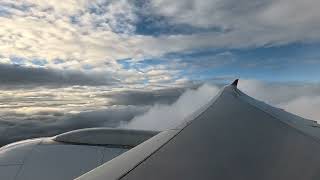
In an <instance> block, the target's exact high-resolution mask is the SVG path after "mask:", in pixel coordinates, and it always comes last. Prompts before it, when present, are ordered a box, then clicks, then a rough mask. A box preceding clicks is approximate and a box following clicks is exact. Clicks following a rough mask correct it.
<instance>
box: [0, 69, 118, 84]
mask: <svg viewBox="0 0 320 180" xmlns="http://www.w3.org/2000/svg"><path fill="white" fill-rule="evenodd" d="M116 82H117V80H116V79H114V78H113V77H112V76H111V75H110V74H105V73H104V74H99V73H92V72H91V73H85V72H80V71H72V70H63V71H62V70H54V69H48V68H35V67H25V66H20V65H12V64H0V86H25V87H28V86H34V85H44V86H65V85H88V86H99V85H111V84H114V83H116Z"/></svg>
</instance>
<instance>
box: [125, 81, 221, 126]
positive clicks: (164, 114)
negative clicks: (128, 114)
mask: <svg viewBox="0 0 320 180" xmlns="http://www.w3.org/2000/svg"><path fill="white" fill-rule="evenodd" d="M218 91H219V89H218V87H216V86H209V85H203V86H201V87H199V88H198V89H196V90H187V91H186V92H184V93H183V94H182V95H181V96H180V97H179V99H178V100H177V101H176V102H175V103H173V104H172V105H160V104H157V105H154V106H153V107H152V108H151V109H150V110H149V111H148V112H146V113H145V114H143V115H141V116H136V117H135V118H133V119H132V120H131V121H130V122H129V123H127V124H123V127H125V128H129V129H130V128H133V129H149V130H165V129H168V128H174V127H176V126H178V125H180V124H181V123H182V122H184V120H185V119H186V118H187V117H188V116H190V115H191V114H192V113H193V112H195V111H196V110H198V109H199V108H200V107H202V106H203V105H205V104H206V103H207V102H209V101H210V99H212V98H213V97H214V96H215V95H216V94H217V93H218Z"/></svg>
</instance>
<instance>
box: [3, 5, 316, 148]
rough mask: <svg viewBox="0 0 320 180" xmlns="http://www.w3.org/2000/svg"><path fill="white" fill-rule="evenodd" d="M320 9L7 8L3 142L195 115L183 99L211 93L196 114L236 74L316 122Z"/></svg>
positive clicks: (256, 92)
mask: <svg viewBox="0 0 320 180" xmlns="http://www.w3.org/2000/svg"><path fill="white" fill-rule="evenodd" d="M319 5H320V2H319V1H317V0H304V1H301V0H242V1H236V0H68V1H64V2H63V3H61V1H59V0H46V1H42V0H17V1H12V0H2V1H1V2H0V90H1V91H0V107H1V109H0V124H2V126H0V134H2V137H5V138H2V139H0V144H1V143H2V144H5V143H8V142H12V141H15V140H20V139H25V138H28V137H38V136H43V135H54V134H57V133H61V132H64V131H67V130H71V129H77V128H83V127H96V126H107V127H118V126H119V125H120V126H121V124H123V123H125V124H126V123H127V122H130V121H131V120H132V119H135V118H138V116H139V117H140V116H143V115H144V114H146V116H145V117H147V115H148V114H151V115H152V113H150V112H151V111H154V112H158V111H159V112H161V109H165V108H174V107H180V109H188V108H187V107H186V106H183V107H181V105H179V104H180V103H179V102H189V101H187V100H184V99H183V97H186V96H187V97H189V96H190V97H191V95H190V94H192V95H193V96H195V97H199V99H202V96H200V95H199V96H197V92H202V91H204V92H206V93H204V94H206V95H205V96H204V97H205V98H204V100H202V101H199V102H198V103H196V104H197V105H196V106H190V109H197V108H198V107H199V106H200V105H201V104H203V103H204V101H205V99H208V97H211V96H213V95H214V94H215V93H214V92H216V89H219V88H220V87H221V86H222V85H223V84H226V83H229V82H231V81H232V80H233V79H235V78H240V79H242V80H243V81H242V82H243V84H244V85H245V86H242V89H243V90H244V91H245V92H248V94H249V95H252V96H254V97H256V98H258V99H261V100H264V101H267V102H269V103H270V104H272V105H275V106H279V107H282V108H285V109H286V110H288V111H290V112H293V113H296V114H299V115H301V116H304V117H307V118H311V119H320V115H319V113H317V110H316V109H314V107H319V105H320V79H319V77H320V71H319V70H320V51H319V47H320V12H319V10H318V7H319ZM203 84H205V85H203ZM240 84H241V81H240ZM213 89H214V90H213ZM267 90H268V91H267ZM285 90H286V91H285ZM208 92H211V93H208ZM262 92H263V93H262ZM250 93H251V94H250ZM185 94H187V95H185ZM188 94H189V95H188ZM195 97H194V98H193V99H195ZM181 98H182V99H181ZM186 99H189V98H186ZM190 102H192V101H190ZM172 105H176V106H172ZM307 107H308V108H307ZM155 109H158V110H155ZM159 109H160V110H159ZM159 112H158V113H159ZM156 114H157V113H155V114H154V115H152V117H154V116H156ZM181 114H182V115H181ZM181 114H179V115H177V114H175V115H173V116H170V117H174V118H177V119H179V118H180V119H181V118H182V117H184V116H185V112H181ZM152 117H151V116H150V117H149V118H147V119H150V118H151V119H152ZM168 118H169V117H168ZM88 119H90V120H88ZM147 124H148V123H147ZM155 124H157V123H155ZM169 124H170V125H171V123H169V122H168V123H167V124H166V125H163V127H164V128H165V127H167V126H168V125H169ZM141 126H142V127H144V126H143V125H141ZM148 127H149V126H148ZM146 128H147V127H146ZM150 128H151V129H152V127H150Z"/></svg>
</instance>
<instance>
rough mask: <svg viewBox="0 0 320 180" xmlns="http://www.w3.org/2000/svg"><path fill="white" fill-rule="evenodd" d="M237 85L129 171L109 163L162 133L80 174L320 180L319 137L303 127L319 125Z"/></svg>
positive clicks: (96, 179)
mask: <svg viewBox="0 0 320 180" xmlns="http://www.w3.org/2000/svg"><path fill="white" fill-rule="evenodd" d="M235 85H236V84H235ZM235 85H231V86H227V87H226V88H224V89H223V91H222V92H221V94H220V95H219V96H218V98H217V99H216V100H215V101H212V102H211V105H210V106H208V107H207V109H206V110H205V111H203V112H202V113H201V114H200V115H199V116H197V117H196V118H195V119H194V120H193V121H190V122H189V123H187V124H186V125H185V126H182V127H181V128H183V129H182V130H178V129H176V131H177V134H176V135H175V136H173V137H172V138H170V139H169V140H166V141H163V142H162V146H160V147H159V148H158V149H156V150H153V151H152V153H151V154H150V153H149V154H148V155H146V156H144V157H143V158H142V159H141V160H140V161H138V162H137V163H136V165H135V166H134V167H133V168H132V169H131V170H130V171H127V172H125V173H124V172H119V171H114V172H112V171H110V169H112V164H110V162H113V163H114V164H117V163H120V164H121V162H122V163H123V160H122V159H121V157H122V156H123V155H126V160H128V161H129V160H130V159H131V158H135V157H134V156H130V152H131V151H133V150H135V149H139V150H140V151H147V150H148V148H147V147H146V148H145V147H144V145H145V144H148V143H152V141H153V140H155V139H157V136H159V135H157V136H155V137H153V138H152V139H150V140H148V141H146V142H145V143H143V144H141V145H139V146H137V147H136V148H134V149H132V150H130V151H128V152H126V153H125V154H123V155H121V156H118V157H117V158H116V159H114V160H112V161H110V162H109V163H107V164H105V165H103V166H101V167H99V168H97V169H98V171H96V170H93V171H91V172H90V173H88V174H85V175H84V176H82V177H80V178H79V179H81V180H103V179H109V180H112V179H122V180H141V179H148V180H149V179H150V180H163V179H166V180H177V179H183V180H188V179H190V180H194V179H216V180H232V179H235V180H257V179H259V180H318V179H320V154H319V153H318V152H320V141H319V138H317V136H315V135H314V133H313V134H312V133H310V131H309V130H308V131H307V130H305V128H300V126H301V125H303V126H304V127H305V126H310V127H312V128H314V129H312V131H314V132H318V131H319V128H318V126H313V125H312V124H315V123H313V122H312V121H308V120H304V119H303V118H294V119H293V121H292V122H290V123H288V122H289V121H290V119H292V118H293V116H292V114H289V113H287V112H281V113H279V111H278V110H275V109H272V107H270V106H265V105H263V106H262V105H261V104H260V102H258V101H256V100H254V99H249V98H248V97H246V96H245V95H244V94H242V93H241V92H240V91H239V90H238V89H236V87H235ZM158 141H159V139H158ZM144 153H146V152H144ZM108 177H110V178H108Z"/></svg>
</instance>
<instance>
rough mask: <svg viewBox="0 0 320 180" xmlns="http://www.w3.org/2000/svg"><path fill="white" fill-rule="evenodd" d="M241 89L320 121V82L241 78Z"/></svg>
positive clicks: (280, 106)
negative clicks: (278, 81)
mask: <svg viewBox="0 0 320 180" xmlns="http://www.w3.org/2000/svg"><path fill="white" fill-rule="evenodd" d="M239 89H240V90H242V91H243V92H245V93H247V94H248V95H250V96H252V97H254V98H257V99H260V100H262V101H265V102H266V103H268V104H271V105H273V106H276V107H279V108H282V109H284V110H286V111H288V112H291V113H293V114H297V115H299V116H302V117H304V118H307V119H312V120H318V122H320V113H319V110H318V109H319V105H320V84H319V83H271V82H269V83H266V82H263V81H257V80H240V83H239Z"/></svg>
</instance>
